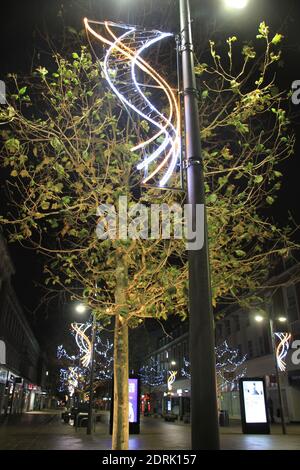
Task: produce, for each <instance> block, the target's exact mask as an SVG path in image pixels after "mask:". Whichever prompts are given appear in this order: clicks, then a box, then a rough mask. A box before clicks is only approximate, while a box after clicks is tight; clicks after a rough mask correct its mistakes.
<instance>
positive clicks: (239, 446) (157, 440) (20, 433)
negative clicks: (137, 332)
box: [0, 411, 300, 450]
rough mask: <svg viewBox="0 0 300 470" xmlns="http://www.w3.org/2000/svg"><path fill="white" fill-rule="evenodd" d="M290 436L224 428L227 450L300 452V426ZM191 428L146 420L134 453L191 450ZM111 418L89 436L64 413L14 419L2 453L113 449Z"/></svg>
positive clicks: (1, 435) (133, 439)
mask: <svg viewBox="0 0 300 470" xmlns="http://www.w3.org/2000/svg"><path fill="white" fill-rule="evenodd" d="M287 432H288V434H287V435H286V436H282V435H281V428H280V426H279V425H276V426H273V427H272V433H271V434H270V435H243V434H242V433H241V427H240V425H239V424H236V425H231V426H229V427H221V428H220V433H221V448H222V449H224V450H300V426H299V425H288V426H287ZM189 442H190V426H189V425H188V424H183V423H166V422H164V421H163V420H161V419H159V418H158V419H155V418H152V417H147V418H146V417H143V418H142V420H141V433H140V434H139V435H131V436H130V444H129V447H130V449H131V450H164V449H167V450H188V449H189V445H190V444H189ZM110 448H111V436H110V435H109V432H108V415H107V414H103V415H102V416H101V422H99V423H97V425H96V432H95V433H94V434H93V435H91V436H87V434H86V428H80V429H78V430H77V431H76V429H75V428H74V427H73V426H70V425H69V424H65V423H63V422H62V421H61V413H60V412H54V411H49V412H43V413H39V412H34V413H26V414H24V415H22V416H12V417H10V418H8V419H6V420H5V421H4V422H2V423H1V424H0V449H1V450H109V449H110Z"/></svg>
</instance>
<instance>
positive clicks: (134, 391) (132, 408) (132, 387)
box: [128, 378, 139, 423]
mask: <svg viewBox="0 0 300 470" xmlns="http://www.w3.org/2000/svg"><path fill="white" fill-rule="evenodd" d="M128 394H129V417H128V420H129V422H130V423H137V422H138V401H139V395H138V379H131V378H130V379H129V380H128Z"/></svg>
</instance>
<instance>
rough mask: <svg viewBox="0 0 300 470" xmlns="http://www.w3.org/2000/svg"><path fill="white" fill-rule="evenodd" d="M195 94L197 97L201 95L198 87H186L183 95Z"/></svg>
mask: <svg viewBox="0 0 300 470" xmlns="http://www.w3.org/2000/svg"><path fill="white" fill-rule="evenodd" d="M190 94H191V95H194V96H195V97H196V98H198V97H199V96H200V91H199V90H198V89H197V88H185V89H184V90H183V96H186V95H190Z"/></svg>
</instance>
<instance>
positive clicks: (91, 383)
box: [76, 304, 97, 434]
mask: <svg viewBox="0 0 300 470" xmlns="http://www.w3.org/2000/svg"><path fill="white" fill-rule="evenodd" d="M76 311H77V312H78V313H80V314H82V313H84V312H85V311H86V306H85V305H84V304H78V305H77V306H76ZM96 328H97V321H96V315H95V314H94V313H93V312H92V334H91V357H90V380H89V410H88V424H87V430H86V433H87V434H92V428H93V401H94V375H95V364H94V362H95V360H94V359H95V338H96Z"/></svg>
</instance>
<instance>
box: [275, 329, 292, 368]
mask: <svg viewBox="0 0 300 470" xmlns="http://www.w3.org/2000/svg"><path fill="white" fill-rule="evenodd" d="M275 336H276V337H277V338H278V340H279V343H278V345H277V346H276V360H277V365H278V368H279V370H280V371H281V372H285V370H286V362H285V360H284V359H285V357H286V355H287V353H288V350H289V348H290V340H291V337H292V335H291V333H278V332H276V333H275Z"/></svg>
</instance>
